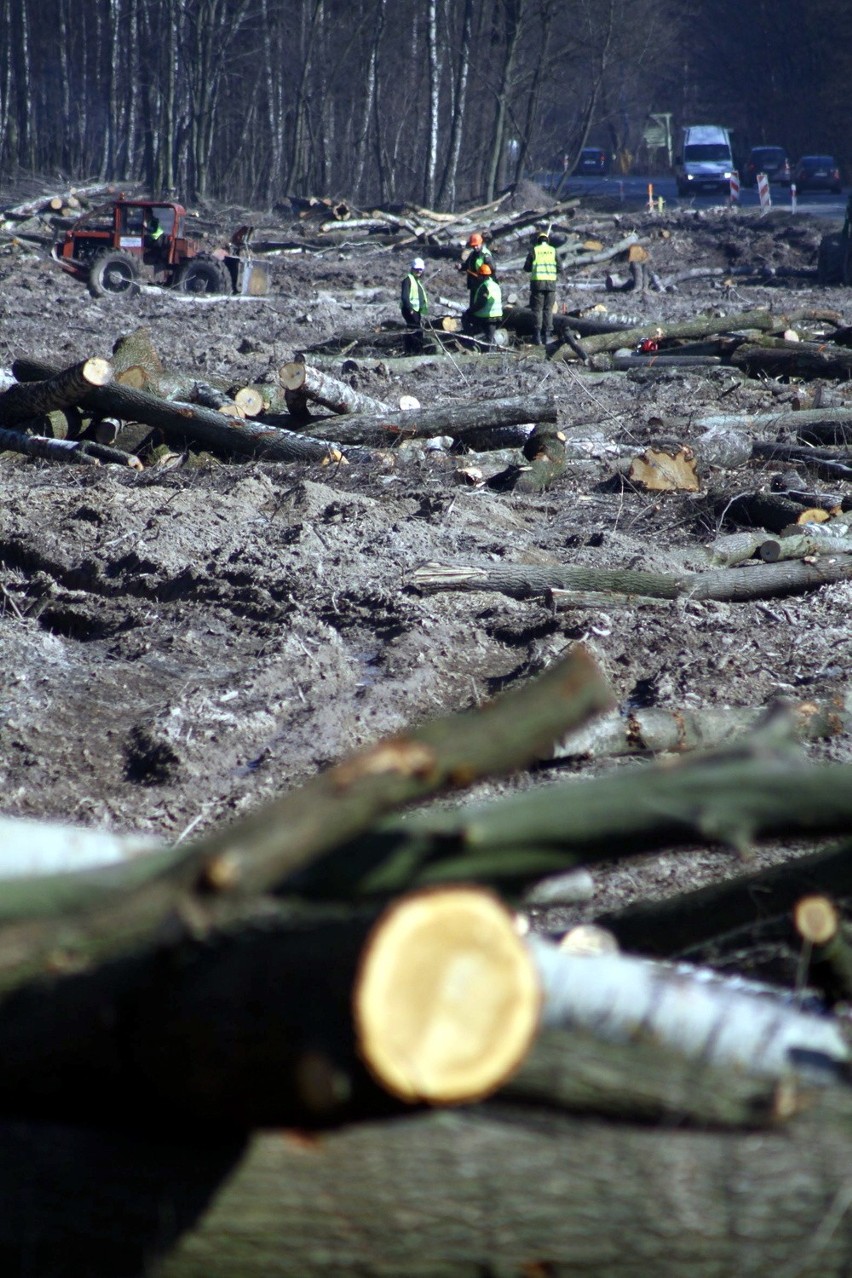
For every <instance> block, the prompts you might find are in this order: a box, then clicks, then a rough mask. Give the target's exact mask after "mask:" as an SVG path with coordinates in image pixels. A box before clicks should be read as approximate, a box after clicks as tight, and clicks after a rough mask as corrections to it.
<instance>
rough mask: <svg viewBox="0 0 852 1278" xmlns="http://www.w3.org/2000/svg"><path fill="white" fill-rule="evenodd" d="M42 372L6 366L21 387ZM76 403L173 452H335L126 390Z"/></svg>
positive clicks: (306, 456) (281, 456)
mask: <svg viewBox="0 0 852 1278" xmlns="http://www.w3.org/2000/svg"><path fill="white" fill-rule="evenodd" d="M46 369H47V375H48V376H49V375H50V370H49V368H48V366H46V365H44V364H40V363H38V362H37V361H34V360H15V362H14V364H13V366H12V371H13V373H14V375H15V376H16V377H18V378H20V379H21V380H22V382H27V381H30V380H32V379H33V377H36V378H39V377H42V376H44V375H45V370H46ZM12 389H15V388H14V387H13V388H12ZM6 393H7V394H9V393H10V392H6ZM80 403H81V404H82V405H83V407H85V408H89V409H91V410H92V411H94V412H98V413H100V414H102V415H106V416H114V417H120V418H122V419H123V420H127V421H135V422H143V423H144V424H145V425H146V426H154V427H156V428H157V429H158V430H160V431H162V433H163V435H164V437H165V438H166V439H167V441H168V442H169V443H170V444H172V445H173V446H177V447H179V448H183V447H185V446H186V445H187V444H188V443H191V444H195V445H197V446H200V447H202V448H213V449H221V450H222V451H223V452H225V453H229V454H237V455H238V456H242V457H256V458H262V459H265V460H267V461H302V462H317V461H318V462H323V461H327V460H328V459H329V457H330V456H333V455H334V453H335V451H336V447H335V446H336V443H337V441H336V440H325V439H315V438H313V437H311V436H308V435H298V434H295V433H293V432H290V431H285V430H282V429H280V428H278V427H275V426H267V425H264V424H261V423H257V422H253V421H244V422H239V423H238V422H236V421H232V420H229V419H228V418H226V417H223V416H222V414H221V413H217V412H215V411H214V410H212V409H205V408H200V407H197V406H194V405H192V404H180V403H173V402H171V401H169V400H164V399H160V398H159V397H158V396H156V395H151V394H149V393H148V392H146V391H137V390H132V389H131V388H130V387H126V386H103V387H97V388H93V389H90V390H88V391H87V392H86V394H85V395H84V396H83V397H82V399H81V400H80ZM347 456H348V457H349V458H350V459H352V460H357V461H369V462H373V461H375V460H376V458H375V455H374V454H373V453H372V452H369V451H367V450H364V449H358V448H350V449H347Z"/></svg>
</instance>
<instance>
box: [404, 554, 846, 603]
mask: <svg viewBox="0 0 852 1278" xmlns="http://www.w3.org/2000/svg"><path fill="white" fill-rule="evenodd" d="M849 576H852V556H848V555H845V556H837V557H836V558H835V559H832V560H830V561H827V562H824V563H823V562H820V563H818V564H805V563H798V562H795V561H793V562H791V563H783V564H765V565H762V566H760V567H748V568H745V569H740V570H735V569H727V568H723V569H719V570H718V571H711V572H706V573H681V574H680V575H677V574H671V573H654V572H640V571H636V570H634V569H629V568H612V569H606V568H577V567H571V568H569V567H563V566H560V565H553V566H552V567H549V568H544V567H532V566H529V567H527V566H524V565H517V564H501V565H498V566H494V565H488V566H487V567H465V566H453V565H445V564H425V565H424V566H423V567H422V568H418V569H416V570H415V571H414V572H413V573H412V574H411V575H410V576H409V578H408V583H407V584H408V585H409V586H410V587H412V588H413V589H415V590H421V591H423V592H424V593H427V594H428V593H431V592H432V591H438V590H465V591H476V590H493V591H497V592H499V593H500V594H505V595H510V596H511V597H512V598H514V599H530V598H533V597H534V596H536V595H546V594H547V592H548V591H550V590H599V591H610V590H612V591H615V592H616V593H618V594H621V595H625V594H627V595H630V594H636V595H648V596H651V597H653V598H657V599H682V598H689V599H718V600H728V601H732V602H733V601H743V600H748V599H765V598H770V597H772V596H774V595H785V594H793V593H797V592H799V591H804V590H814V589H816V588H817V587H819V586H822V585H825V584H826V583H828V582H831V581H844V580H845V579H846V578H848V577H849Z"/></svg>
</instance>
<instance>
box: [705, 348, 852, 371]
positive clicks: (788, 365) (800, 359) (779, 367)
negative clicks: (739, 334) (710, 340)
mask: <svg viewBox="0 0 852 1278" xmlns="http://www.w3.org/2000/svg"><path fill="white" fill-rule="evenodd" d="M730 359H731V363H732V364H733V365H734V366H735V367H736V368H744V369H746V371H747V372H748V373H749V374H750V375H751V376H754V375H755V374H756V373H765V374H766V375H767V376H768V377H838V378H844V379H846V380H848V378H849V376H850V374H852V351H849V350H843V349H842V348H839V347H834V346H832V345H831V343H830V342H828V343H816V342H785V343H783V344H776V343H772V344H767V345H764V344H762V343H759V342H758V343H755V342H743V343H742V345H740V346H737V348H736V349H735V350H734V351H733V352H732V353H731V357H730Z"/></svg>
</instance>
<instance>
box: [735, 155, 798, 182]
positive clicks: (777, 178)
mask: <svg viewBox="0 0 852 1278" xmlns="http://www.w3.org/2000/svg"><path fill="white" fill-rule="evenodd" d="M758 173H765V174H766V176H767V177H768V178H769V181H770V182H778V183H779V184H780V185H781V186H789V185H790V182H791V181H792V177H791V174H790V161H789V159H788V157H787V152H786V151H785V150H784V148H783V146H753V147H752V148H751V150H750V151H749V154H748V159H747V160H746V162H745V165H744V166H743V185H744V186H754V184H755V182H756V181H757V175H758Z"/></svg>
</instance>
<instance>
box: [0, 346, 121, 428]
mask: <svg viewBox="0 0 852 1278" xmlns="http://www.w3.org/2000/svg"><path fill="white" fill-rule="evenodd" d="M13 372H14V369H13ZM42 372H43V380H32V379H30V380H28V381H27V382H26V384H24V383H23V382H19V383H18V385H17V386H10V388H9V389H8V390H7V391H4V392H3V394H2V395H0V422H2V423H3V424H5V425H6V426H11V425H13V424H14V423H16V422H24V421H27V420H29V419H31V418H33V417H38V416H39V415H40V414H42V413H49V412H51V411H52V410H53V409H62V408H70V407H72V406H76V405H78V404H81V403H83V401H84V400H85V399H86V398H87V396H88V395H90V394H92V393H93V392H95V391H97V390H103V389H105V388H106V387H107V384H108V383H109V381H110V380H111V378H112V365H111V364H110V362H109V360H106V359H101V358H100V357H98V356H95V357H93V358H92V359H86V360H83V361H82V362H81V363H79V364H74V365H73V366H72V367H71V368H66V369H63V370H61V371H57V370H56V369H51V370H49V371H48V370H45V369H44V368H43V369H42ZM16 375H17V374H16Z"/></svg>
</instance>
